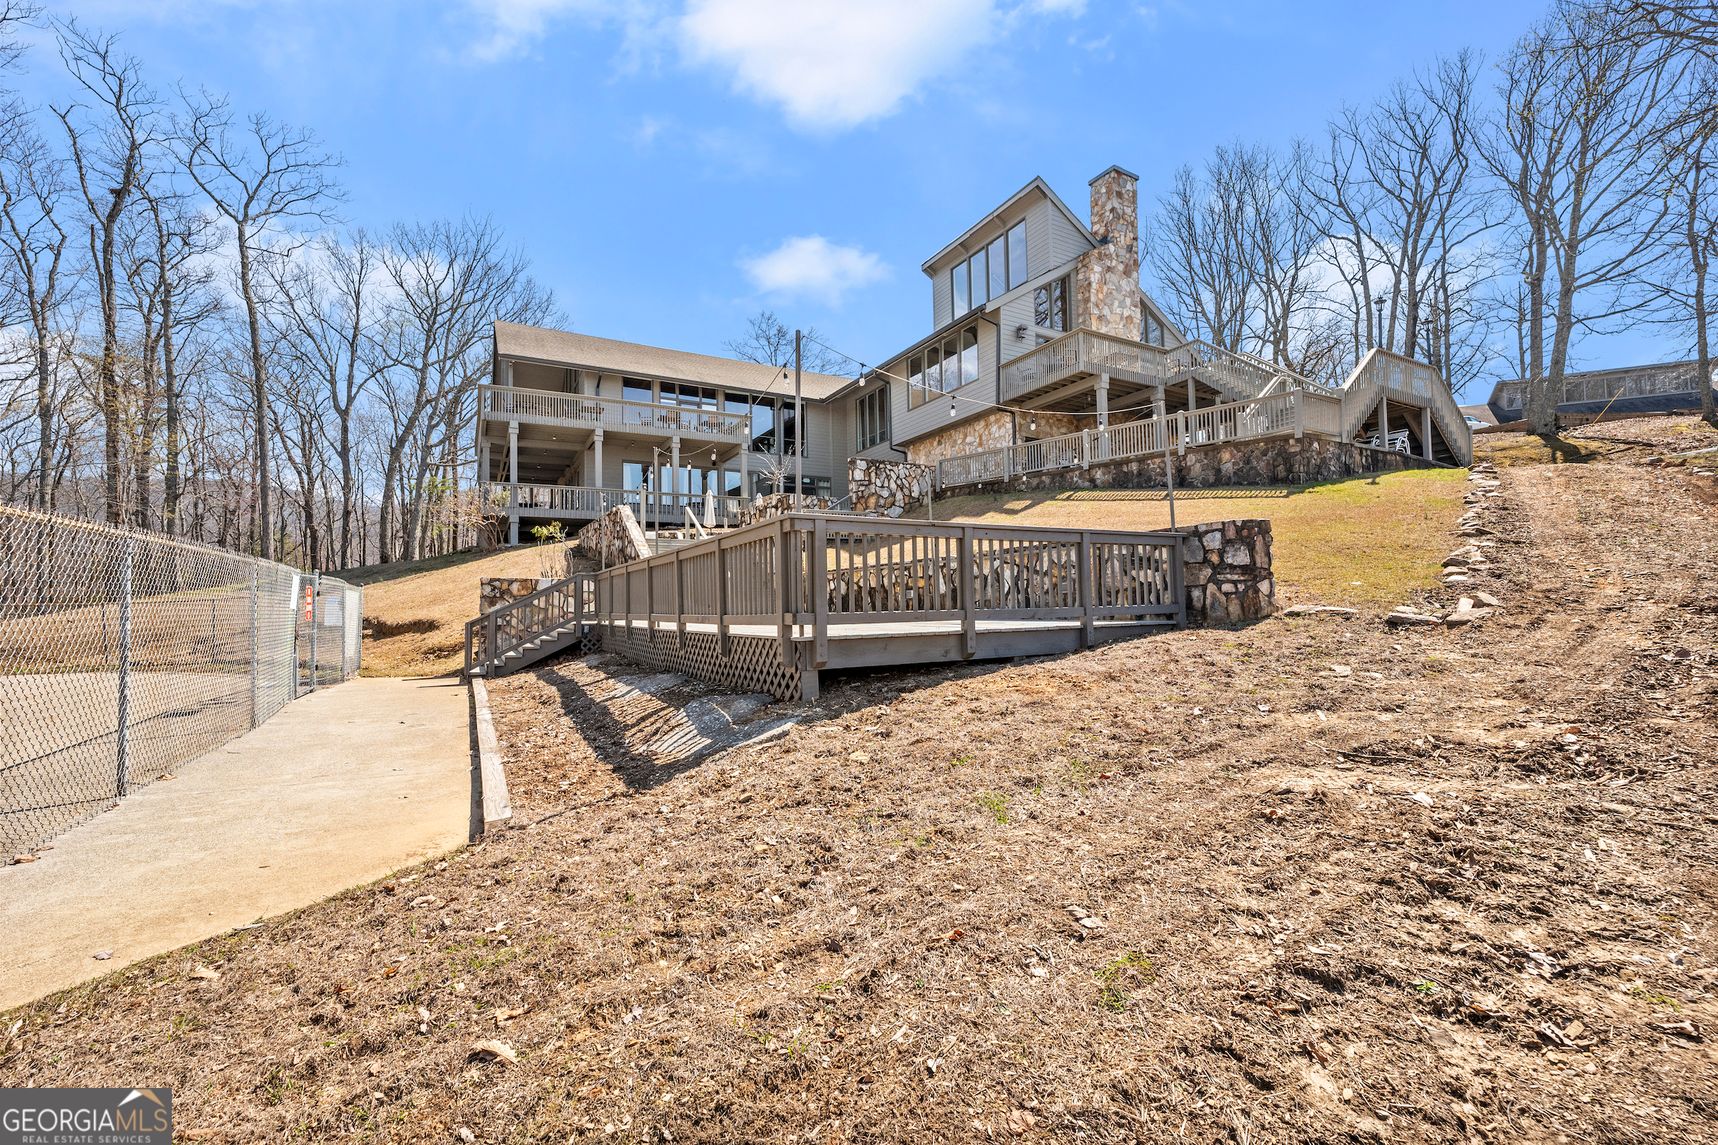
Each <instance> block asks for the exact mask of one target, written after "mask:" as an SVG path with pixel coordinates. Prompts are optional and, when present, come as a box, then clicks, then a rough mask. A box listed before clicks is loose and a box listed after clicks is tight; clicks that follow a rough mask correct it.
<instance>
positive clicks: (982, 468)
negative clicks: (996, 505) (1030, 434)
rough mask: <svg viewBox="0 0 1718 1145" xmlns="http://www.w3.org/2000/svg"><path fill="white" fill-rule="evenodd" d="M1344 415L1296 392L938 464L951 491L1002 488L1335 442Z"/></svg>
mask: <svg viewBox="0 0 1718 1145" xmlns="http://www.w3.org/2000/svg"><path fill="white" fill-rule="evenodd" d="M1341 409H1342V406H1341V402H1340V401H1338V400H1337V399H1336V398H1333V397H1327V396H1326V395H1324V394H1319V393H1312V392H1309V391H1305V390H1301V389H1288V390H1283V391H1281V392H1279V393H1273V394H1271V395H1270V396H1268V397H1263V398H1253V399H1250V400H1248V401H1242V402H1230V403H1228V404H1226V405H1219V406H1207V407H1205V408H1204V409H1195V410H1185V411H1183V412H1181V413H1175V414H1170V415H1168V416H1167V417H1157V418H1147V419H1145V420H1143V421H1132V422H1126V423H1124V424H1122V425H1113V426H1110V427H1109V428H1108V429H1088V430H1082V431H1080V432H1079V433H1069V434H1063V435H1062V436H1060V437H1046V438H1042V439H1040V440H1038V441H1029V442H1026V443H1025V444H1022V445H1006V446H1002V447H1001V448H999V449H987V450H984V451H982V452H980V453H967V454H962V455H961V456H959V457H948V458H944V459H943V460H941V461H939V462H937V485H938V487H939V488H945V489H946V488H953V487H955V486H958V485H971V484H974V483H975V482H980V481H1001V480H1005V479H1007V478H1009V477H1012V476H1015V475H1016V474H1021V473H1043V472H1047V471H1050V470H1056V469H1077V468H1084V467H1086V466H1088V465H1092V464H1096V463H1100V462H1105V461H1122V460H1125V459H1127V458H1130V457H1143V456H1147V455H1150V454H1160V453H1163V452H1164V451H1165V450H1166V449H1174V450H1176V451H1177V452H1180V453H1185V452H1186V451H1187V450H1188V449H1197V448H1199V447H1201V446H1207V445H1221V444H1223V443H1225V442H1231V441H1247V440H1252V439H1256V438H1262V437H1284V436H1295V437H1299V436H1300V435H1301V434H1303V433H1308V432H1311V433H1320V434H1326V435H1331V436H1334V434H1335V429H1336V427H1337V425H1338V424H1339V423H1340V420H1341Z"/></svg>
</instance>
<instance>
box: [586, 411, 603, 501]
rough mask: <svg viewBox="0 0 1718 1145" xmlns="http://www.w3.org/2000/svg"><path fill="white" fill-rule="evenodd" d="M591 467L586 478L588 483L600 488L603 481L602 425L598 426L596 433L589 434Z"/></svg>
mask: <svg viewBox="0 0 1718 1145" xmlns="http://www.w3.org/2000/svg"><path fill="white" fill-rule="evenodd" d="M591 454H592V457H591V467H592V468H593V469H594V470H595V472H594V473H591V474H590V475H589V476H588V477H587V478H586V480H587V481H588V483H589V484H591V485H593V486H596V487H598V488H600V487H601V486H602V483H603V467H602V427H601V426H598V427H597V431H596V433H594V434H592V435H591Z"/></svg>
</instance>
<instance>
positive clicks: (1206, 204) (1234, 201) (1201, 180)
mask: <svg viewBox="0 0 1718 1145" xmlns="http://www.w3.org/2000/svg"><path fill="white" fill-rule="evenodd" d="M1265 162H1266V160H1265V158H1264V155H1263V153H1262V152H1261V151H1259V150H1258V149H1254V148H1246V147H1239V146H1237V147H1219V148H1217V150H1216V152H1215V153H1214V154H1213V155H1212V157H1211V158H1210V159H1209V160H1207V161H1206V164H1205V170H1204V173H1203V174H1202V175H1201V174H1196V173H1195V172H1194V170H1193V168H1191V167H1182V168H1181V169H1180V170H1178V171H1176V173H1175V176H1174V180H1173V182H1172V183H1171V186H1170V190H1169V193H1168V194H1167V195H1165V196H1164V198H1163V199H1162V200H1161V201H1160V202H1159V204H1158V216H1159V220H1160V221H1159V222H1158V224H1157V225H1156V227H1155V228H1153V229H1151V230H1150V231H1148V232H1147V236H1146V241H1145V246H1146V252H1147V254H1148V256H1149V261H1150V263H1151V265H1152V266H1153V267H1154V268H1155V269H1156V272H1157V277H1158V280H1159V281H1160V282H1161V283H1162V284H1163V287H1164V296H1165V300H1166V303H1167V305H1168V306H1169V308H1170V309H1171V310H1173V311H1175V314H1176V317H1177V319H1178V320H1179V321H1180V323H1181V325H1182V326H1183V327H1184V328H1186V329H1188V330H1190V331H1191V332H1192V333H1193V335H1194V336H1195V337H1202V338H1208V339H1210V340H1211V341H1212V342H1213V343H1215V344H1216V345H1218V346H1221V347H1223V348H1224V349H1227V350H1240V349H1242V348H1243V345H1244V343H1245V340H1246V335H1247V331H1248V325H1249V317H1250V312H1251V310H1252V307H1253V305H1254V303H1255V290H1256V288H1257V282H1256V279H1255V276H1254V269H1255V266H1256V263H1255V260H1254V259H1253V258H1252V257H1250V252H1249V246H1250V244H1251V239H1250V237H1249V232H1250V229H1251V226H1252V223H1251V218H1250V214H1251V211H1252V209H1253V206H1254V204H1255V202H1256V200H1257V195H1256V192H1255V190H1254V184H1255V183H1256V181H1257V180H1258V179H1259V178H1260V177H1261V176H1260V173H1259V168H1260V166H1261V164H1264V163H1265Z"/></svg>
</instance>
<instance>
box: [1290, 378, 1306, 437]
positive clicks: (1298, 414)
mask: <svg viewBox="0 0 1718 1145" xmlns="http://www.w3.org/2000/svg"><path fill="white" fill-rule="evenodd" d="M1289 402H1290V403H1291V404H1292V405H1293V406H1294V435H1295V436H1296V437H1300V436H1301V435H1302V434H1303V433H1305V432H1306V415H1305V413H1304V412H1303V411H1304V409H1305V404H1306V403H1305V402H1303V401H1302V400H1301V392H1300V391H1299V390H1290V391H1289Z"/></svg>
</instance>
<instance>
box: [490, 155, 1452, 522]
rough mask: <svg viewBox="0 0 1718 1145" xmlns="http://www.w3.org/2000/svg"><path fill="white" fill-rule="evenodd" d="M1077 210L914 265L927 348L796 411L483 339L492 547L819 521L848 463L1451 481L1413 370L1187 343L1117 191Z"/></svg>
mask: <svg viewBox="0 0 1718 1145" xmlns="http://www.w3.org/2000/svg"><path fill="white" fill-rule="evenodd" d="M1090 200H1091V202H1090V212H1089V214H1088V215H1087V217H1086V218H1085V219H1082V218H1081V217H1080V216H1078V215H1076V214H1075V213H1074V212H1073V211H1072V210H1071V209H1070V208H1069V207H1068V205H1067V204H1066V203H1065V202H1063V200H1062V199H1061V198H1060V197H1058V196H1057V194H1056V193H1055V192H1054V191H1053V190H1052V189H1051V188H1050V187H1049V186H1048V185H1047V184H1046V183H1045V182H1044V180H1042V179H1038V178H1034V179H1032V180H1031V181H1030V182H1028V183H1027V184H1026V185H1025V186H1023V187H1021V188H1020V189H1019V190H1018V191H1016V192H1015V193H1014V194H1012V195H1010V196H1009V197H1008V198H1007V199H1005V200H1003V202H1002V203H1001V204H1000V205H998V206H997V207H996V208H995V209H994V210H991V211H988V212H986V213H985V214H984V215H983V217H981V218H980V219H979V220H978V221H977V222H976V223H974V224H973V225H972V226H971V227H969V228H968V229H967V230H966V231H964V232H963V233H962V234H960V235H959V236H958V237H956V238H955V239H953V240H952V241H951V242H949V243H948V244H947V245H945V246H944V247H943V248H942V249H941V250H939V251H937V252H936V253H935V254H933V255H932V256H931V257H930V258H929V259H927V260H926V261H925V262H924V264H923V266H922V269H923V271H924V273H925V276H926V279H927V281H928V283H929V285H930V320H929V323H928V326H929V328H930V332H929V333H927V334H926V335H924V336H923V337H922V338H919V339H916V340H915V341H914V342H913V343H912V344H910V345H908V346H906V347H904V348H902V349H901V350H900V351H899V352H897V353H894V354H893V355H891V356H889V357H887V358H884V359H882V360H881V365H880V366H878V367H876V368H871V369H866V370H865V371H863V372H862V373H861V374H860V375H859V376H858V377H856V378H841V377H834V376H829V375H823V374H811V373H807V374H804V375H802V377H801V378H800V383H799V390H798V396H797V400H796V394H795V388H794V379H793V372H792V370H791V369H789V370H784V369H782V368H780V367H774V366H765V365H759V364H757V363H752V362H738V361H733V360H731V359H727V358H720V357H712V356H709V355H704V354H692V353H686V352H682V351H678V350H668V349H661V348H658V347H653V346H643V345H637V344H634V343H628V342H617V341H613V340H611V339H606V338H597V337H591V336H589V335H584V334H574V333H569V332H566V331H559V330H545V329H539V328H536V327H529V326H519V325H514V324H511V323H501V322H498V323H496V325H495V352H494V375H493V380H492V382H491V384H488V385H484V386H481V387H479V399H478V407H477V455H478V473H479V475H480V476H479V479H480V481H481V482H482V484H483V485H484V487H485V488H486V489H487V491H488V496H489V498H490V501H491V504H492V505H493V506H494V508H495V512H496V513H497V514H505V516H506V518H507V520H508V524H509V528H508V533H509V538H510V540H512V541H514V542H516V541H517V539H518V536H519V530H520V527H521V524H524V525H526V526H529V525H532V524H536V523H541V522H545V521H556V520H558V521H570V522H580V521H585V520H590V519H592V518H594V517H596V516H597V515H599V514H601V513H602V512H604V511H605V510H607V509H608V508H610V507H612V506H613V505H616V504H629V505H631V506H632V507H633V508H634V510H635V512H637V513H639V514H640V515H641V517H642V518H643V519H644V521H645V523H646V525H647V526H648V525H652V524H655V525H659V526H666V527H675V526H678V525H679V524H680V523H681V522H682V521H683V519H684V518H685V516H686V514H688V513H690V514H692V515H694V516H697V517H699V518H700V519H714V518H724V519H725V518H727V517H728V516H730V515H731V513H732V512H733V511H734V510H735V509H736V508H737V505H738V502H739V501H740V500H741V499H742V498H749V497H751V496H754V495H756V494H759V493H765V492H775V491H785V490H792V489H794V488H796V486H797V488H798V490H799V492H801V493H803V494H812V495H820V496H824V497H830V498H833V499H836V500H838V501H839V500H840V499H842V498H845V497H847V496H848V495H849V493H850V491H851V489H850V484H849V462H850V461H851V460H854V459H865V460H866V461H867V462H870V461H892V462H905V463H907V464H908V465H911V466H920V467H927V468H931V469H934V471H935V474H936V479H937V480H938V482H939V483H940V484H942V485H945V486H947V485H955V484H963V483H967V482H971V481H976V480H984V479H990V478H994V477H1000V476H1012V475H1018V474H1021V473H1024V472H1028V471H1030V470H1031V469H1032V468H1033V467H1034V466H1037V467H1039V468H1065V467H1067V466H1068V465H1071V464H1074V463H1076V462H1077V463H1078V464H1080V465H1082V466H1084V465H1089V464H1091V463H1093V462H1094V461H1095V462H1097V463H1100V464H1101V463H1105V462H1109V461H1114V460H1117V459H1120V458H1123V457H1125V456H1128V455H1129V454H1130V451H1131V453H1132V454H1133V455H1138V454H1139V453H1141V452H1143V451H1145V450H1146V449H1147V448H1156V449H1157V451H1158V452H1159V453H1161V452H1162V451H1163V450H1164V448H1165V446H1166V445H1168V444H1173V445H1174V446H1175V447H1176V448H1177V449H1178V450H1179V451H1181V452H1186V451H1187V450H1189V449H1192V450H1194V451H1195V452H1197V451H1198V450H1199V449H1200V448H1201V447H1204V446H1212V445H1217V444H1230V443H1234V442H1237V441H1241V440H1246V439H1249V438H1252V439H1260V440H1264V439H1280V438H1285V437H1289V436H1292V437H1293V438H1296V439H1299V438H1302V437H1304V436H1308V435H1310V436H1313V437H1322V438H1324V439H1328V440H1334V441H1339V442H1343V443H1349V444H1352V445H1354V446H1355V447H1356V448H1364V447H1366V446H1367V445H1368V444H1370V445H1371V446H1373V447H1375V448H1377V449H1384V450H1388V451H1391V452H1394V453H1400V454H1412V455H1413V456H1416V457H1422V458H1425V459H1428V460H1432V461H1439V462H1444V463H1456V464H1465V463H1466V462H1467V460H1468V459H1469V457H1470V456H1471V449H1472V437H1471V433H1470V431H1469V428H1468V426H1467V423H1466V422H1465V420H1464V419H1463V418H1462V416H1461V414H1460V412H1459V411H1458V410H1457V408H1456V406H1455V403H1454V399H1453V398H1452V397H1451V395H1450V393H1449V389H1448V386H1447V385H1445V383H1444V382H1443V379H1442V378H1440V377H1438V376H1437V374H1436V372H1435V371H1433V370H1432V369H1431V367H1429V366H1426V365H1425V364H1424V363H1419V362H1414V361H1411V360H1409V359H1406V358H1402V357H1400V356H1397V355H1392V354H1386V353H1384V352H1382V351H1377V350H1374V351H1371V352H1370V353H1368V354H1367V356H1366V357H1365V359H1364V360H1363V361H1362V363H1361V365H1360V367H1359V368H1357V369H1356V371H1355V373H1354V375H1353V376H1352V377H1351V378H1350V379H1349V380H1348V382H1347V383H1345V384H1344V385H1343V386H1340V387H1333V386H1323V385H1319V384H1317V383H1314V382H1312V381H1310V380H1308V379H1305V378H1302V377H1299V376H1298V375H1296V374H1294V373H1293V372H1291V371H1289V370H1286V369H1284V368H1282V367H1280V366H1276V365H1273V364H1271V363H1269V362H1265V361H1262V360H1260V359H1257V358H1253V357H1250V356H1248V355H1245V354H1238V353H1232V352H1230V351H1227V350H1223V349H1220V348H1218V347H1215V346H1211V345H1209V344H1207V343H1203V342H1197V341H1189V340H1188V339H1187V338H1186V337H1185V336H1184V335H1183V334H1182V332H1181V331H1180V330H1178V329H1176V327H1175V325H1174V323H1173V322H1172V321H1170V319H1169V318H1168V316H1167V315H1166V314H1165V313H1164V312H1163V310H1162V309H1161V308H1160V307H1159V306H1158V305H1157V304H1156V303H1155V302H1154V301H1153V300H1152V299H1151V297H1150V296H1149V295H1148V294H1147V293H1146V292H1145V291H1144V290H1143V289H1142V288H1141V286H1140V282H1139V204H1138V178H1137V177H1136V176H1135V175H1133V174H1132V173H1131V172H1128V171H1126V170H1123V169H1122V168H1120V167H1110V168H1109V169H1107V170H1106V171H1104V172H1103V173H1102V174H1100V175H1098V176H1097V177H1096V178H1095V179H1093V180H1092V181H1091V183H1090ZM1152 443H1156V444H1155V446H1152ZM1278 468H1279V470H1280V466H1279V467H1278Z"/></svg>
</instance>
